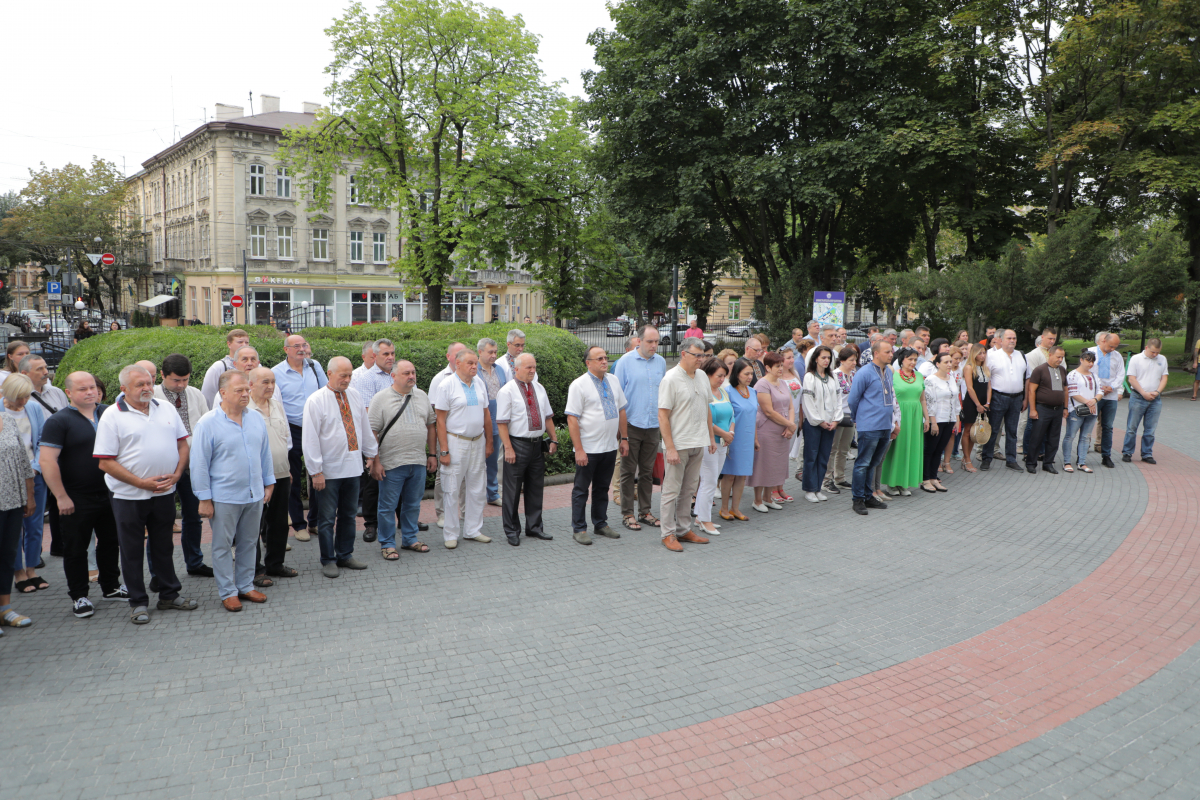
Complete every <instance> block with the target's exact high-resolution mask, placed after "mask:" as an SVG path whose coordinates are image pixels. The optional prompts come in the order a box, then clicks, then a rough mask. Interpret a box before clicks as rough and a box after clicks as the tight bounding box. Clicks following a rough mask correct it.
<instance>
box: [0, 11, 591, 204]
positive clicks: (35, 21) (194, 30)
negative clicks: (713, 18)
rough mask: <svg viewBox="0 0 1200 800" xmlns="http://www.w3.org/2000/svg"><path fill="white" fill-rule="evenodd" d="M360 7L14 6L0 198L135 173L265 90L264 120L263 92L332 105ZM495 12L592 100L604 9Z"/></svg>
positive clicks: (1, 129) (1, 117)
mask: <svg viewBox="0 0 1200 800" xmlns="http://www.w3.org/2000/svg"><path fill="white" fill-rule="evenodd" d="M347 5H349V3H348V0H334V2H332V3H315V2H310V3H293V4H286V5H278V4H274V5H272V4H262V3H247V2H245V1H244V0H207V2H205V3H202V4H199V5H194V4H182V5H180V4H176V3H163V2H161V0H159V1H158V2H149V0H116V2H113V3H83V2H78V0H71V1H69V2H67V3H58V4H52V5H51V6H46V5H43V4H42V3H41V2H36V0H35V1H34V2H29V1H28V0H27V1H26V2H11V3H6V4H5V11H4V22H5V27H6V29H7V30H8V31H9V32H10V35H9V36H7V37H6V40H5V48H4V49H5V54H4V55H5V58H4V61H5V65H6V73H7V75H6V80H5V82H4V99H3V101H0V109H3V111H0V192H6V191H15V190H20V189H21V187H23V186H24V185H25V184H26V182H27V181H28V178H29V172H28V170H29V168H37V166H38V164H40V163H42V162H45V164H46V166H48V167H61V166H63V165H65V164H68V163H71V162H75V163H79V164H87V163H90V162H91V159H92V156H94V155H95V156H100V157H102V158H106V159H109V160H111V161H113V162H115V163H116V165H117V167H118V169H121V168H123V169H124V170H125V172H126V174H130V175H132V174H133V173H135V172H137V170H138V169H139V168H140V164H141V162H143V161H145V160H146V159H148V158H150V157H151V156H153V155H154V154H155V153H157V152H158V151H160V150H162V149H163V148H165V147H167V146H168V145H170V144H171V143H172V142H174V141H177V140H178V139H179V138H180V137H181V136H183V135H185V134H187V133H189V132H190V131H192V130H194V129H195V128H196V127H198V126H199V125H200V124H201V123H203V122H204V121H206V119H212V115H213V106H214V105H215V104H216V103H229V104H231V105H240V106H243V107H244V108H246V113H247V114H249V113H250V109H249V101H248V97H247V96H248V94H249V93H251V92H253V93H254V109H255V111H261V110H262V106H261V104H260V103H259V100H258V95H259V94H269V95H277V96H278V97H279V98H280V108H281V110H284V111H299V110H300V104H301V103H302V102H304V101H312V102H318V103H320V102H324V99H325V93H324V90H325V86H326V75H325V73H324V69H325V67H326V65H327V64H328V63H329V48H328V44H327V41H326V38H325V33H324V30H325V28H326V27H327V26H328V24H329V23H330V21H332V20H333V19H334V18H335V17H336V16H339V15H340V13H341V9H343V8H345V6H347ZM365 5H367V6H368V7H374V6H375V5H377V3H376V2H375V1H374V0H367V2H366V3H365ZM487 5H492V6H496V7H498V8H500V9H501V10H503V11H504V12H505V13H506V14H508V15H510V16H512V15H516V14H520V15H521V16H522V17H524V19H525V26H526V28H527V29H529V30H530V31H532V32H533V33H535V34H537V35H538V36H539V37H540V38H541V50H540V53H541V59H542V66H543V68H544V69H545V72H546V75H547V77H548V78H550V79H557V78H565V79H566V80H567V81H568V83H567V86H566V87H565V90H566V92H567V94H570V95H582V94H583V85H582V82H581V80H580V77H579V75H580V73H581V72H582V71H584V70H587V69H591V68H593V67H594V66H595V65H594V63H593V61H592V48H591V47H589V46H588V44H587V35H588V34H589V33H590V32H591V31H593V30H595V29H596V28H606V27H611V22H610V20H609V16H608V10H607V8H606V7H605V4H604V0H571V2H569V3H565V2H562V0H556V1H554V2H552V1H551V0H492V1H491V2H488V3H487ZM310 9H311V10H310ZM318 9H320V10H318ZM48 23H49V24H48ZM19 31H25V32H27V33H26V34H18V33H17V32H19ZM206 115H207V116H206Z"/></svg>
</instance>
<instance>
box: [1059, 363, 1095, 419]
mask: <svg viewBox="0 0 1200 800" xmlns="http://www.w3.org/2000/svg"><path fill="white" fill-rule="evenodd" d="M1098 391H1100V381H1099V379H1098V378H1097V377H1096V369H1095V367H1093V368H1092V371H1091V372H1089V373H1088V374H1087V375H1084V374H1083V373H1082V372H1080V371H1079V370H1077V369H1073V370H1071V371H1070V372H1068V373H1067V395H1068V396H1069V397H1074V396H1075V395H1079V396H1080V397H1082V398H1083V399H1084V400H1092V399H1093V398H1095V397H1096V393H1097V392H1098ZM1081 405H1083V403H1080V402H1079V401H1077V400H1071V401H1070V407H1069V408H1068V409H1067V410H1068V411H1074V410H1075V407H1076V406H1081Z"/></svg>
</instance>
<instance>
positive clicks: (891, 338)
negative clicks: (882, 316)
mask: <svg viewBox="0 0 1200 800" xmlns="http://www.w3.org/2000/svg"><path fill="white" fill-rule="evenodd" d="M883 338H884V339H887V341H888V344H890V345H891V346H892V348H893V349H894V348H895V347H896V343H897V342H898V341H900V334H899V333H897V332H896V329H895V328H888V329H887V330H885V331H884V332H883Z"/></svg>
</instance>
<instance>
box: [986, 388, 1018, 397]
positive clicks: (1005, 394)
mask: <svg viewBox="0 0 1200 800" xmlns="http://www.w3.org/2000/svg"><path fill="white" fill-rule="evenodd" d="M992 394H1002V395H1004V396H1005V397H1023V396H1024V395H1025V393H1024V392H1002V391H1000V390H999V389H992Z"/></svg>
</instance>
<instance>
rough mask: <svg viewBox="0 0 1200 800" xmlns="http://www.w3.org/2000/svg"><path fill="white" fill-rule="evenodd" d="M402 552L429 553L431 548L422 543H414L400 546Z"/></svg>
mask: <svg viewBox="0 0 1200 800" xmlns="http://www.w3.org/2000/svg"><path fill="white" fill-rule="evenodd" d="M400 549H401V550H412V551H413V552H414V553H428V552H429V546H428V545H425V544H422V543H421V542H413V543H412V544H403V545H400Z"/></svg>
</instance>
